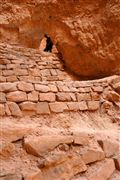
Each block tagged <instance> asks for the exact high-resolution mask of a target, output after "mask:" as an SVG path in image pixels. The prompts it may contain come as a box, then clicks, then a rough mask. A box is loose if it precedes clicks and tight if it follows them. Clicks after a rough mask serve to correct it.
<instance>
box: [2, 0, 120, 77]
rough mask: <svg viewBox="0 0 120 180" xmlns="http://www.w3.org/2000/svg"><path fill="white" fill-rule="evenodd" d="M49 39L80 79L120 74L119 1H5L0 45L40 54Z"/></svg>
mask: <svg viewBox="0 0 120 180" xmlns="http://www.w3.org/2000/svg"><path fill="white" fill-rule="evenodd" d="M43 17H44V18H43ZM45 33H48V34H49V35H50V37H51V39H52V41H53V42H54V44H55V45H56V47H57V49H58V51H59V52H61V54H62V56H63V59H64V62H65V64H66V66H67V67H68V68H69V69H70V70H71V71H73V72H74V73H76V74H77V75H79V76H80V77H81V78H83V79H85V78H86V79H96V78H102V77H106V76H109V75H113V74H115V73H116V74H119V73H120V43H119V42H120V1H119V0H110V1H108V0H104V1H103V0H91V1H88V0H80V1H76V0H71V1H65V0H39V1H38V0H23V1H19V0H4V1H1V7H0V41H2V42H5V41H6V42H11V41H13V42H17V43H19V44H22V45H23V46H25V47H30V48H38V47H39V46H40V41H41V39H42V38H43V36H44V34H45Z"/></svg>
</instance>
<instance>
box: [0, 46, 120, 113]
mask: <svg viewBox="0 0 120 180" xmlns="http://www.w3.org/2000/svg"><path fill="white" fill-rule="evenodd" d="M0 73H1V76H0V82H1V83H0V115H2V116H4V115H7V116H11V115H12V116H18V117H22V116H24V115H30V116H32V115H43V114H50V113H60V112H64V111H73V112H75V111H100V112H101V111H102V112H103V111H104V112H107V113H108V114H111V113H114V111H116V110H119V108H120V95H119V94H120V83H119V76H114V77H111V78H109V79H108V80H107V79H103V80H99V81H78V80H75V79H74V78H73V77H72V76H70V75H69V74H67V73H66V72H65V71H64V69H63V65H62V62H60V60H59V58H58V57H57V55H55V54H50V53H44V52H41V53H40V52H39V51H38V50H31V49H25V48H23V47H17V46H15V45H14V46H11V45H7V44H0Z"/></svg>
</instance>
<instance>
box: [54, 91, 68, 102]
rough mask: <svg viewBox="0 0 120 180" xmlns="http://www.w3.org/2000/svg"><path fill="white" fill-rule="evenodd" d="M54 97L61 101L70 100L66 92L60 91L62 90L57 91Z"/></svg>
mask: <svg viewBox="0 0 120 180" xmlns="http://www.w3.org/2000/svg"><path fill="white" fill-rule="evenodd" d="M56 99H57V101H62V102H67V101H71V97H70V95H69V94H68V93H62V92H58V93H57V94H56Z"/></svg>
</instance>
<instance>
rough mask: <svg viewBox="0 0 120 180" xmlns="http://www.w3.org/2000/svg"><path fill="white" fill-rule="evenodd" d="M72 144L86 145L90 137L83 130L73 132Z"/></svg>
mask: <svg viewBox="0 0 120 180" xmlns="http://www.w3.org/2000/svg"><path fill="white" fill-rule="evenodd" d="M73 137H74V144H77V145H88V144H89V142H90V137H89V135H88V134H87V133H84V132H73Z"/></svg>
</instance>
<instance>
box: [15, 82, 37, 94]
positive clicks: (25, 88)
mask: <svg viewBox="0 0 120 180" xmlns="http://www.w3.org/2000/svg"><path fill="white" fill-rule="evenodd" d="M17 87H18V89H19V90H20V91H25V92H30V91H33V90H34V87H33V85H32V84H31V83H26V82H20V83H18V85H17Z"/></svg>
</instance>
